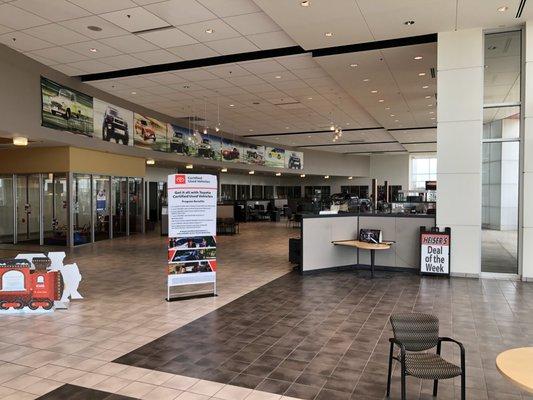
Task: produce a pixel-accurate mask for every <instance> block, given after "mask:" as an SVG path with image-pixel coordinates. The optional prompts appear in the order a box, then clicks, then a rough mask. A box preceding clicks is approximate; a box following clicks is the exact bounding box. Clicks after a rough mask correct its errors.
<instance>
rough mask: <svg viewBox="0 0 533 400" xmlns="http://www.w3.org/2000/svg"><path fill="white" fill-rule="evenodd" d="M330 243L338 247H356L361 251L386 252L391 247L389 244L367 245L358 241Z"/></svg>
mask: <svg viewBox="0 0 533 400" xmlns="http://www.w3.org/2000/svg"><path fill="white" fill-rule="evenodd" d="M331 243H333V244H334V245H338V246H348V247H357V248H358V249H363V250H387V249H390V247H391V246H392V243H390V242H382V243H368V242H361V241H360V240H335V241H333V242H331Z"/></svg>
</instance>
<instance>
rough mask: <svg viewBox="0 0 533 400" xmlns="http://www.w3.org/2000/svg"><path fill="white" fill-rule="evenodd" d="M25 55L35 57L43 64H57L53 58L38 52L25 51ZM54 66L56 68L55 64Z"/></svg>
mask: <svg viewBox="0 0 533 400" xmlns="http://www.w3.org/2000/svg"><path fill="white" fill-rule="evenodd" d="M24 55H26V56H28V57H30V58H33V59H34V60H35V61H37V62H40V63H41V64H43V65H54V64H57V63H55V62H54V61H53V60H50V59H49V58H46V57H42V56H40V55H38V54H33V53H31V52H29V53H24ZM54 68H55V66H54Z"/></svg>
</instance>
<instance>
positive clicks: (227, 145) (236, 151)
mask: <svg viewBox="0 0 533 400" xmlns="http://www.w3.org/2000/svg"><path fill="white" fill-rule="evenodd" d="M220 153H221V154H222V161H226V162H235V163H238V162H240V161H241V153H242V146H241V145H240V143H237V142H235V141H233V140H231V139H226V138H222V144H221V151H220Z"/></svg>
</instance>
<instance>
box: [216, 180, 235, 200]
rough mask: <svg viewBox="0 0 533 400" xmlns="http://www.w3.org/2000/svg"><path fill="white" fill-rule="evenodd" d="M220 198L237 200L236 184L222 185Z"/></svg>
mask: <svg viewBox="0 0 533 400" xmlns="http://www.w3.org/2000/svg"><path fill="white" fill-rule="evenodd" d="M220 200H222V201H231V200H235V185H225V184H223V185H221V187H220Z"/></svg>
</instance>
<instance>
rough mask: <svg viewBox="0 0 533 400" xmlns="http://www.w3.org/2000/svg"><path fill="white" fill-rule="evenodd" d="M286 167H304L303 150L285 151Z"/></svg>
mask: <svg viewBox="0 0 533 400" xmlns="http://www.w3.org/2000/svg"><path fill="white" fill-rule="evenodd" d="M285 168H287V169H304V153H302V152H301V151H292V150H286V151H285Z"/></svg>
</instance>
